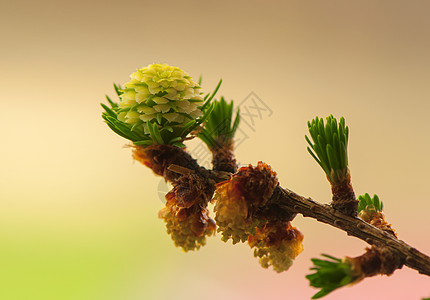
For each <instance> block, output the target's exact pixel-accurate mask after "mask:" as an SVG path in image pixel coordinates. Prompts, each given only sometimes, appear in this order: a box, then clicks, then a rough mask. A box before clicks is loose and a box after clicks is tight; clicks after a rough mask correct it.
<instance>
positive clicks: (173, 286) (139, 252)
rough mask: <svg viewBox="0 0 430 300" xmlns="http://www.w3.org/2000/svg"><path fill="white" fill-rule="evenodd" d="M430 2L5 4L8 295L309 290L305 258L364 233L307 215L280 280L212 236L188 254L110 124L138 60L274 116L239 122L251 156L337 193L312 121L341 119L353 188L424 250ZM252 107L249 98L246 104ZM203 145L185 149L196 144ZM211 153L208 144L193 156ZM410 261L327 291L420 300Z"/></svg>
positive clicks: (111, 297)
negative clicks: (297, 249)
mask: <svg viewBox="0 0 430 300" xmlns="http://www.w3.org/2000/svg"><path fill="white" fill-rule="evenodd" d="M429 12H430V2H428V1H264V2H259V1H234V2H233V1H205V2H204V1H159V2H156V1H122V2H120V1H82V0H77V1H46V0H41V1H7V0H6V1H5V0H2V1H1V11H0V23H1V26H0V32H1V49H0V51H1V54H2V55H1V69H0V82H1V86H2V89H1V96H0V99H1V107H2V116H1V118H0V125H1V127H0V128H1V137H2V139H1V147H0V299H2V300H3V299H4V300H39V299H40V300H42V299H43V300H51V299H52V300H87V299H89V300H140V299H180V300H182V299H191V300H194V299H206V300H212V299H249V300H252V299H262V298H264V299H299V300H300V299H309V298H310V296H311V295H313V294H314V293H315V292H316V290H314V289H312V288H310V287H308V281H307V280H306V279H305V275H306V274H308V273H309V270H308V269H309V267H310V266H311V263H310V260H309V259H310V258H311V257H316V256H319V254H320V253H329V254H331V255H334V256H338V257H342V256H345V255H348V256H357V255H360V254H361V253H363V251H364V248H365V247H366V244H365V243H363V242H361V241H359V240H357V239H355V238H350V237H347V236H346V234H344V233H343V232H341V231H339V230H337V229H334V228H330V227H328V226H325V225H323V224H319V223H317V222H316V221H314V220H311V219H304V218H302V217H300V216H299V217H297V218H296V220H295V221H294V224H295V226H297V227H299V228H300V229H301V230H302V232H303V233H304V234H305V240H304V248H305V250H304V252H303V253H302V254H301V255H300V256H299V257H298V258H297V259H296V261H295V264H294V265H293V267H292V268H291V269H290V270H289V271H288V272H284V273H282V274H276V273H275V272H273V271H272V270H264V269H262V268H261V267H260V266H259V264H258V261H257V260H256V259H255V258H253V256H252V251H251V250H250V249H249V247H248V246H247V245H236V246H232V245H231V244H230V243H227V244H225V243H223V242H221V241H220V239H219V236H216V237H213V238H211V239H209V241H208V245H207V246H206V247H204V248H202V249H201V250H200V251H198V252H195V253H182V252H181V251H180V249H177V248H175V247H174V246H173V244H172V242H171V241H170V238H169V236H168V235H167V234H166V233H165V227H164V224H163V222H162V221H161V220H159V219H158V217H157V212H158V210H159V209H161V208H162V206H163V203H162V200H163V197H162V196H161V197H160V194H161V195H162V192H163V191H165V190H166V189H167V187H166V186H165V185H164V184H163V182H162V181H161V180H160V178H157V177H155V176H153V174H152V173H151V172H150V170H148V169H147V168H145V167H143V166H142V165H140V164H139V163H137V162H133V160H132V158H131V150H130V149H129V148H127V147H123V146H124V145H126V144H127V142H126V141H125V140H123V139H121V138H120V137H118V136H116V135H115V134H114V133H112V132H111V131H110V130H109V129H108V128H107V126H106V125H105V124H104V123H103V122H102V119H101V118H100V114H101V111H102V109H101V107H100V106H99V102H103V101H104V95H105V94H109V95H111V96H113V95H114V90H113V87H112V83H113V82H117V83H124V82H126V81H127V80H128V75H129V74H131V73H132V72H133V71H134V70H135V69H136V68H139V67H143V66H146V65H148V64H150V63H156V62H164V63H168V64H171V65H175V66H178V67H181V68H183V69H185V70H186V71H187V72H188V73H189V74H190V75H191V76H193V77H194V78H195V79H198V77H199V76H200V75H203V89H204V90H205V91H207V92H208V91H211V90H212V89H213V88H214V87H215V85H216V83H217V82H218V80H219V79H220V78H223V81H224V82H223V85H222V88H221V90H220V95H224V96H225V97H226V98H228V99H235V100H236V101H237V104H239V103H241V104H243V105H245V104H246V102H243V101H244V100H245V99H249V98H247V96H248V95H249V94H250V93H251V92H254V93H255V95H257V96H258V97H259V98H260V99H261V101H262V102H263V103H264V104H265V105H267V108H269V109H270V111H271V112H272V113H269V110H266V111H265V114H264V113H263V114H262V115H261V117H258V118H255V121H256V122H255V124H253V125H252V126H246V124H243V126H242V130H243V134H244V136H245V137H246V138H245V139H244V140H243V141H242V143H241V144H240V145H239V146H238V148H237V152H236V154H237V158H238V160H239V161H240V162H241V163H242V164H246V163H253V164H256V163H257V161H259V160H263V161H265V162H267V163H269V164H271V165H272V167H273V168H274V169H275V170H276V171H277V172H278V175H279V179H280V182H281V184H282V185H283V186H284V187H288V188H290V189H292V190H294V191H296V192H298V193H299V194H302V195H304V196H310V197H313V198H314V199H316V200H318V201H321V202H324V203H327V202H328V201H329V200H330V188H329V185H328V183H327V182H326V179H325V177H324V175H323V172H322V170H320V169H319V167H318V165H317V164H316V163H315V162H314V161H313V159H312V158H311V157H310V156H309V154H308V153H307V152H306V143H305V140H304V138H303V137H304V134H305V133H306V129H307V128H306V122H307V121H308V120H310V119H311V118H313V117H315V116H316V115H318V116H327V115H328V114H334V115H335V116H337V117H340V116H344V117H345V118H346V120H347V123H348V125H349V126H350V129H351V134H350V148H349V149H350V150H349V152H350V167H351V174H352V180H353V184H354V187H355V190H356V193H357V194H364V193H366V192H367V193H370V194H373V193H377V194H378V195H379V196H380V198H381V200H382V201H384V204H385V212H386V215H387V219H388V221H389V222H391V223H393V224H394V227H395V228H396V230H397V232H398V235H399V238H400V239H403V240H405V241H406V242H408V243H410V244H412V245H414V246H415V247H417V248H418V249H420V250H422V251H423V252H424V253H427V254H430V238H429V230H428V229H429V225H428V216H429V213H428V211H429V209H430V202H429V196H428V184H429V179H430V175H429V173H428V170H429V168H430V160H429V158H428V153H429V152H430V141H429V138H428V137H429V133H428V132H429V130H430V125H429V121H428V119H429V117H430V105H429V98H430V84H429V82H430V18H429V17H428V16H429ZM250 109H251V108H250ZM197 147H198V142H197V141H192V142H190V144H189V149H197ZM198 156H199V158H200V159H203V157H202V156H201V155H198ZM429 296H430V278H429V277H425V276H422V275H419V274H418V273H417V272H416V271H413V270H409V269H407V268H405V269H403V270H400V271H397V272H396V273H395V274H394V275H392V276H391V277H376V278H373V279H368V280H365V281H364V282H362V283H359V284H357V285H355V286H353V287H350V288H344V289H342V290H339V291H336V292H334V293H333V294H331V295H329V296H327V297H326V298H325V299H327V300H330V299H391V300H392V299H420V298H422V297H429Z"/></svg>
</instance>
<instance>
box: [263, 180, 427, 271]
mask: <svg viewBox="0 0 430 300" xmlns="http://www.w3.org/2000/svg"><path fill="white" fill-rule="evenodd" d="M278 188H279V191H277V192H276V193H274V196H272V198H271V200H270V201H269V202H271V203H276V204H277V205H278V206H279V209H280V210H286V211H289V212H293V213H299V214H302V215H303V216H304V217H310V218H314V219H316V220H318V221H319V222H322V223H326V224H329V225H331V226H333V227H336V228H339V229H341V230H343V231H345V232H346V233H347V234H348V235H350V236H355V237H357V238H359V239H361V240H363V241H365V242H366V243H368V244H370V245H375V246H377V247H386V248H388V249H390V250H391V251H392V252H393V253H395V254H396V255H397V256H398V258H399V259H400V261H404V262H405V263H404V264H405V265H406V266H408V267H410V268H412V269H415V270H417V271H418V272H419V273H420V274H425V275H428V276H430V257H429V256H427V255H425V254H423V253H421V252H420V251H418V250H417V249H415V248H413V247H411V246H410V245H408V244H406V243H405V242H403V241H401V240H398V239H396V238H395V237H394V236H393V235H392V234H390V233H388V232H385V231H383V230H381V229H378V228H376V227H374V226H372V225H370V224H368V223H366V222H364V221H363V220H361V219H359V218H357V217H351V216H348V215H346V214H343V213H341V212H340V211H336V210H334V209H333V208H331V207H330V206H328V205H323V204H320V203H317V202H315V201H313V200H312V199H310V198H305V197H302V196H300V195H298V194H296V193H294V192H293V191H291V190H289V189H283V188H281V187H278Z"/></svg>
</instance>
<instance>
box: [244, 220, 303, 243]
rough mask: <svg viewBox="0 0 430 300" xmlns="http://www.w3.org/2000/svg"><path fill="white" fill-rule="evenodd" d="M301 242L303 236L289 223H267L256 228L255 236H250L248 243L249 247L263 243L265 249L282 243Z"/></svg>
mask: <svg viewBox="0 0 430 300" xmlns="http://www.w3.org/2000/svg"><path fill="white" fill-rule="evenodd" d="M291 240H299V241H303V234H302V233H301V232H300V231H299V230H298V229H297V228H295V227H293V226H292V225H291V223H290V222H269V223H266V224H265V225H264V226H262V227H260V228H256V230H255V234H254V235H250V236H249V238H248V243H249V245H250V246H251V247H255V246H256V245H257V244H259V243H261V242H263V243H264V245H265V246H266V247H270V246H279V245H280V244H281V243H282V242H283V241H291Z"/></svg>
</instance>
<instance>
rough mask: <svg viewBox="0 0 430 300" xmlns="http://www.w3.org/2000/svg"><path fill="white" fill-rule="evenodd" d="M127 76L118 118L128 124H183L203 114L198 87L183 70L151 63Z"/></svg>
mask: <svg viewBox="0 0 430 300" xmlns="http://www.w3.org/2000/svg"><path fill="white" fill-rule="evenodd" d="M130 78H131V80H130V81H129V82H127V83H126V84H124V88H123V90H122V92H123V94H121V95H120V98H121V102H120V103H119V108H120V111H119V113H118V120H120V121H122V122H125V123H128V124H131V125H135V124H137V125H140V123H141V124H142V125H144V123H146V122H148V121H152V122H156V123H157V124H158V126H159V128H160V129H161V128H163V127H165V126H171V127H173V126H183V125H184V124H186V123H187V122H189V121H191V120H195V119H196V118H198V117H200V116H202V111H201V110H200V109H199V106H201V105H202V103H203V101H204V99H203V97H202V96H201V94H200V86H199V85H198V84H197V83H196V82H194V81H193V80H192V78H191V77H190V76H189V75H188V74H187V73H186V72H185V71H183V70H181V69H179V68H177V67H172V66H169V65H167V64H152V65H149V66H147V67H144V68H141V69H138V70H137V71H136V72H134V73H133V74H131V75H130ZM143 127H144V131H145V133H148V128H147V127H146V126H143Z"/></svg>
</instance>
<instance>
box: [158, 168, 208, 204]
mask: <svg viewBox="0 0 430 300" xmlns="http://www.w3.org/2000/svg"><path fill="white" fill-rule="evenodd" d="M214 190H215V187H214V185H213V184H212V183H211V182H209V181H208V180H207V179H205V178H201V177H198V176H196V175H195V174H187V175H183V176H182V177H180V178H179V179H178V180H176V181H175V183H174V188H173V189H172V190H171V191H170V192H169V193H168V194H167V195H166V198H167V197H174V198H175V201H176V205H178V206H179V207H185V208H189V207H191V206H192V205H195V204H204V205H205V206H206V204H207V203H208V202H209V201H210V199H211V198H212V195H213V192H214Z"/></svg>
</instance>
